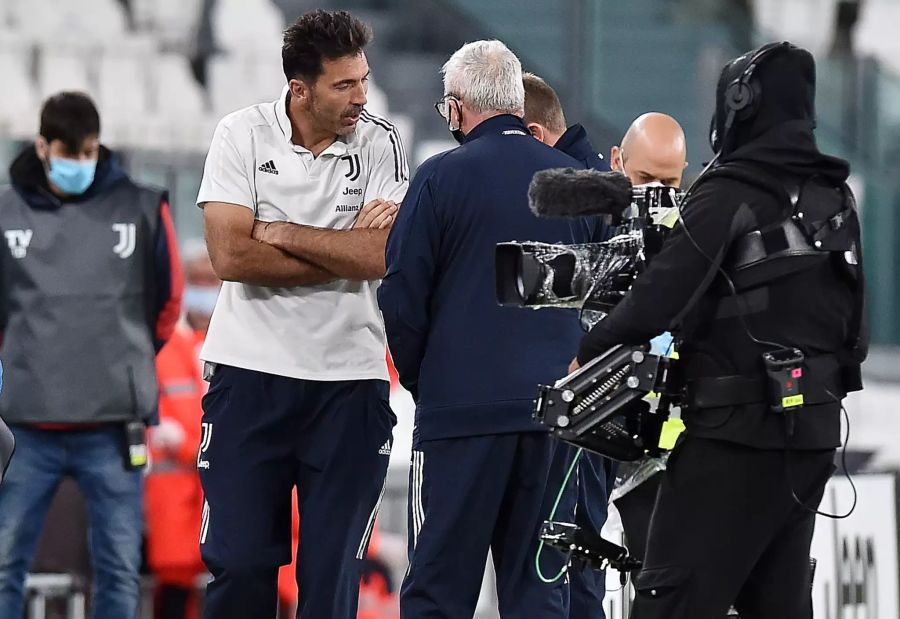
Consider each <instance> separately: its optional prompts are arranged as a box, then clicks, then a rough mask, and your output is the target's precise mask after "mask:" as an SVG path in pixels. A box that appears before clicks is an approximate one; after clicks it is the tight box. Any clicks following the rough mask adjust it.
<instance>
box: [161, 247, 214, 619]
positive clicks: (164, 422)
mask: <svg viewBox="0 0 900 619" xmlns="http://www.w3.org/2000/svg"><path fill="white" fill-rule="evenodd" d="M182 260H183V264H184V279H185V289H184V302H183V308H184V320H183V321H182V322H181V323H179V325H178V326H177V327H176V329H175V332H174V333H173V334H172V338H171V339H170V340H169V342H168V343H167V344H166V345H165V347H163V349H162V350H161V351H160V353H159V356H158V357H157V358H156V373H157V376H158V378H159V425H158V426H156V427H155V428H153V429H152V430H151V431H150V436H149V438H150V449H151V450H150V455H151V458H150V459H151V463H152V464H151V467H150V474H149V475H148V476H147V480H146V493H145V499H146V504H145V513H146V517H147V563H148V565H149V567H150V570H151V571H152V572H153V573H154V575H155V576H156V582H157V586H158V589H157V591H156V609H157V613H156V616H157V617H161V618H164V619H185V618H187V617H193V616H196V615H197V612H196V610H195V611H192V612H189V609H190V608H191V607H193V608H195V609H196V608H197V601H196V598H195V597H194V592H195V590H196V583H197V578H198V577H199V576H200V575H201V574H203V573H204V572H205V571H206V568H205V567H204V565H203V560H202V559H201V558H200V547H199V546H198V545H197V539H198V538H199V536H200V521H201V520H202V510H203V490H202V488H201V487H200V476H199V475H198V474H197V445H199V444H200V418H201V417H202V416H203V409H202V408H201V406H200V401H201V399H202V398H203V394H205V393H206V385H207V383H206V381H204V380H203V377H202V368H201V362H200V347H201V346H202V345H203V341H204V340H205V339H206V331H207V329H208V328H209V320H210V318H211V317H212V313H213V308H214V307H215V306H216V297H217V296H218V294H219V286H220V285H221V281H220V280H219V278H218V277H217V276H216V273H215V271H214V270H213V267H212V262H210V259H209V254H208V253H207V251H206V243H205V242H204V241H203V240H200V239H192V240H191V241H190V242H188V243H185V245H184V247H183V250H182Z"/></svg>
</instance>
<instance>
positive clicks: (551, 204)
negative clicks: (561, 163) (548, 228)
mask: <svg viewBox="0 0 900 619" xmlns="http://www.w3.org/2000/svg"><path fill="white" fill-rule="evenodd" d="M528 203H529V204H530V205H531V210H532V211H533V212H534V214H535V215H537V216H538V217H588V216H591V215H621V214H622V211H624V210H625V209H626V208H628V206H629V205H630V204H631V181H629V180H628V177H627V176H625V175H624V174H622V173H620V172H598V171H597V170H575V169H573V168H557V169H553V170H541V171H540V172H538V173H537V174H535V175H534V178H532V179H531V185H530V186H529V187H528Z"/></svg>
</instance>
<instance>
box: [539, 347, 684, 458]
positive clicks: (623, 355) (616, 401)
mask: <svg viewBox="0 0 900 619" xmlns="http://www.w3.org/2000/svg"><path fill="white" fill-rule="evenodd" d="M648 348H649V347H648V346H646V345H644V346H623V345H620V346H615V347H614V348H611V349H610V350H608V351H607V352H606V353H604V354H603V355H601V356H600V357H598V358H596V359H594V360H592V361H591V362H589V363H587V364H585V365H584V366H583V367H581V368H579V369H578V370H577V371H575V372H573V373H572V374H570V375H569V376H566V377H565V378H563V379H561V380H559V381H558V382H557V383H556V384H555V385H553V386H547V385H542V386H541V387H540V388H539V392H538V398H537V400H536V401H535V411H534V419H535V420H536V421H538V422H539V423H541V424H543V425H545V426H547V427H548V428H550V431H551V432H552V433H553V434H554V435H555V436H556V437H558V438H559V439H561V440H563V441H565V442H567V443H571V444H573V445H577V446H578V447H583V448H585V449H588V450H590V451H593V452H596V453H599V454H601V455H604V456H608V457H610V458H613V459H616V460H623V461H632V460H637V459H639V458H641V457H643V456H644V455H645V454H646V453H648V452H649V453H650V454H651V455H656V454H657V453H658V443H659V435H660V432H661V431H662V425H663V423H664V422H665V420H666V419H667V418H668V415H669V407H670V405H671V403H672V402H673V401H677V399H678V397H680V388H678V385H676V383H677V382H679V381H675V380H674V379H673V377H674V375H675V372H673V368H674V367H675V366H676V364H677V361H676V360H674V359H670V358H668V357H662V356H660V355H655V354H651V353H649V352H647V351H648ZM650 392H658V393H660V402H659V406H658V407H657V408H656V410H652V409H651V407H650V405H649V403H647V402H645V401H644V400H643V399H642V398H643V397H644V396H646V395H647V394H648V393H650Z"/></svg>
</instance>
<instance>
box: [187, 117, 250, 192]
mask: <svg viewBox="0 0 900 619" xmlns="http://www.w3.org/2000/svg"><path fill="white" fill-rule="evenodd" d="M244 159H245V158H244V157H243V156H242V155H241V151H240V149H239V148H238V145H237V144H236V143H235V140H234V136H233V135H232V133H231V130H230V129H229V127H228V125H227V124H226V122H225V119H223V120H222V121H220V122H219V125H218V126H217V127H216V132H215V134H213V139H212V143H211V144H210V146H209V153H208V154H207V155H206V164H205V165H204V166H203V180H202V181H201V182H200V191H199V193H198V194H197V205H198V206H200V207H202V206H203V204H204V203H205V202H228V203H230V204H238V205H240V206H246V207H247V208H249V209H254V210H255V209H256V200H255V199H254V195H255V192H254V191H253V187H254V180H255V179H253V178H252V174H253V173H252V171H250V168H249V167H248V165H247V162H246V161H245V160H244Z"/></svg>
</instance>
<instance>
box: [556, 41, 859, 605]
mask: <svg viewBox="0 0 900 619" xmlns="http://www.w3.org/2000/svg"><path fill="white" fill-rule="evenodd" d="M814 98H815V64H814V60H813V58H812V56H811V55H810V54H809V53H808V52H807V51H805V50H802V49H799V48H796V47H794V46H791V45H790V44H787V43H783V44H771V45H768V46H765V47H763V48H760V49H759V50H757V51H755V52H751V53H749V54H747V55H745V56H742V57H740V58H737V59H735V60H733V61H732V62H730V63H729V64H728V65H727V66H726V67H725V69H724V70H723V72H722V75H721V77H720V80H719V85H718V89H717V93H716V114H715V117H714V119H713V131H712V135H711V138H712V139H711V141H712V143H713V150H714V151H716V153H717V157H716V159H715V160H714V162H713V165H714V167H713V166H711V167H710V168H709V171H708V172H706V173H705V174H703V175H701V178H700V180H699V181H698V182H697V183H696V184H695V187H694V188H693V189H692V190H691V191H689V193H688V196H687V198H686V200H685V202H684V204H683V205H682V214H681V216H682V220H681V222H680V225H678V226H676V228H675V229H674V231H673V232H672V233H671V234H670V235H669V237H668V239H667V240H666V242H665V244H664V245H663V248H662V251H661V252H660V253H659V254H658V255H657V256H656V257H655V259H654V261H653V262H652V263H651V264H650V266H649V268H648V270H647V271H646V272H645V273H644V274H642V275H641V276H640V277H639V278H638V279H637V280H636V281H635V283H634V285H633V287H632V288H631V290H630V292H629V293H628V294H627V296H626V297H625V298H624V299H623V301H622V302H621V303H620V304H619V305H618V306H617V307H616V308H614V309H613V310H612V312H611V313H610V314H609V316H608V317H607V318H606V319H605V320H602V321H600V322H599V323H598V324H597V325H596V326H595V327H594V328H593V329H592V331H591V332H590V333H589V335H588V336H586V337H585V339H584V340H583V342H582V345H581V348H580V351H579V353H578V357H577V360H576V362H574V365H578V363H581V364H584V363H586V362H588V361H589V360H591V359H593V358H594V357H596V356H598V355H599V354H601V353H602V352H603V351H605V350H607V349H608V348H609V347H610V346H612V345H615V344H620V343H624V344H640V343H645V342H647V341H648V340H649V339H650V338H651V337H653V336H654V335H657V334H658V333H661V332H662V331H665V330H666V329H669V328H674V329H675V330H676V333H677V335H678V338H679V352H680V355H681V359H682V361H683V371H684V375H685V378H686V380H687V389H686V396H685V402H684V404H683V409H682V418H683V419H684V421H685V424H686V426H687V429H686V431H685V433H684V434H683V435H682V436H681V437H680V438H679V441H678V443H677V445H676V447H675V449H674V451H673V453H672V455H671V457H670V459H669V462H668V469H667V471H666V472H665V477H664V478H663V481H662V485H661V488H660V491H659V494H658V497H657V503H656V508H655V511H654V515H653V519H652V522H651V529H650V534H649V542H648V547H647V552H646V555H645V557H644V566H643V569H642V571H641V573H640V574H639V575H638V577H637V580H636V590H637V596H636V601H635V606H634V610H633V614H632V617H633V618H634V619H656V618H663V617H665V618H666V619H678V618H686V617H690V618H691V619H707V618H709V619H720V618H721V617H723V616H725V614H726V612H727V611H728V608H729V606H730V605H731V604H734V606H735V608H736V609H737V610H738V612H739V613H740V615H741V617H744V618H745V619H752V618H761V617H766V618H769V617H791V618H802V617H811V616H812V607H811V599H810V578H811V572H810V568H809V549H810V543H811V539H812V534H813V527H814V522H815V511H814V509H815V508H816V507H817V506H818V504H819V502H820V500H821V497H822V494H823V492H824V487H825V483H826V481H827V480H828V478H829V477H830V475H831V473H832V471H833V468H834V467H833V464H832V462H833V459H834V453H835V449H836V447H838V446H839V445H840V442H841V440H840V413H841V403H840V399H841V398H843V397H844V396H845V394H846V392H847V391H850V390H855V389H859V388H861V384H860V381H859V363H860V362H861V361H862V359H864V357H865V352H866V337H865V335H864V333H865V329H864V325H862V324H861V323H862V322H863V320H862V316H863V307H862V306H863V303H862V299H863V277H862V269H861V266H860V260H861V251H860V247H859V228H858V218H857V216H856V212H855V208H854V206H853V201H852V196H851V195H850V193H849V190H848V189H847V188H846V184H845V181H846V179H847V176H848V174H849V169H848V166H847V164H846V162H844V161H842V160H840V159H836V158H833V157H829V156H826V155H824V154H822V153H821V152H820V151H819V149H818V147H817V145H816V141H815V137H814V134H813V127H814V124H815V123H814V119H815V112H814ZM624 147H625V148H624V151H625V157H624V164H625V167H626V169H627V170H628V171H629V172H631V170H630V169H629V168H632V164H633V159H632V158H631V157H630V155H631V151H630V150H629V145H628V144H627V143H626V144H624ZM619 154H621V153H619ZM613 159H614V161H613V164H614V165H620V157H619V156H616V154H614V156H613ZM798 214H799V216H798ZM792 227H793V228H792ZM789 229H796V230H797V231H802V239H801V240H797V239H796V238H792V237H791V235H790V234H788V231H789ZM810 230H812V231H813V232H810ZM779 234H780V235H781V236H780V244H779V243H777V242H775V241H776V240H777V239H778V235H779ZM811 238H813V239H815V240H814V241H813V240H810V239H811ZM804 243H805V245H804ZM747 247H750V248H756V249H759V250H760V251H761V255H762V257H761V258H760V256H759V255H757V256H756V258H753V259H750V258H748V252H747V251H746V249H747ZM779 250H783V251H779ZM751 274H752V275H754V276H755V278H756V279H755V281H753V280H751V279H748V277H749V276H750V275H751ZM793 348H796V349H799V351H801V353H802V356H800V355H798V354H797V353H795V352H793V351H792V350H791V349H793ZM764 353H769V354H770V355H772V357H769V358H766V357H764ZM804 357H805V359H804ZM776 362H777V363H780V362H784V363H785V364H792V365H788V366H787V367H792V368H793V369H791V370H790V372H791V373H790V376H792V377H793V378H790V379H789V380H787V381H785V382H784V383H783V384H781V383H775V382H774V378H775V377H777V376H779V374H778V373H777V371H776V369H775V368H776V365H777V363H776ZM795 380H796V381H802V382H798V383H797V384H796V385H794V383H793V382H792V381H795ZM773 385H774V386H773ZM801 385H802V399H801V400H800V402H802V407H800V408H796V407H794V408H792V407H793V406H794V405H795V404H796V403H797V402H798V401H797V400H796V399H794V400H792V399H791V398H782V397H777V398H776V396H777V395H779V391H778V389H777V388H776V387H779V386H781V387H784V388H791V387H795V386H796V387H798V388H799V386H801ZM781 393H784V392H781ZM779 409H782V410H781V412H775V411H778V410H779Z"/></svg>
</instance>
